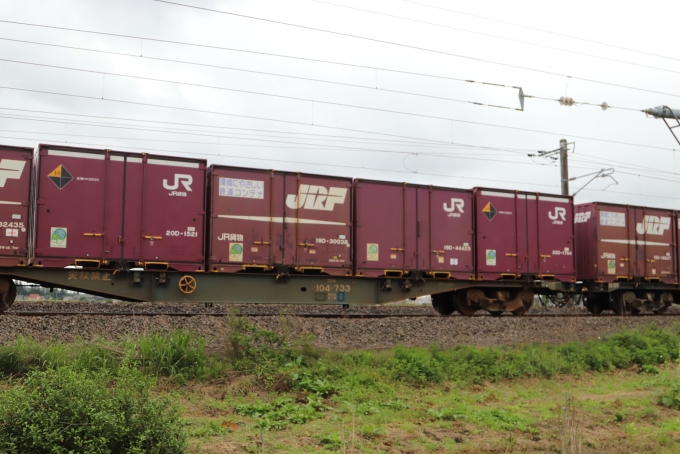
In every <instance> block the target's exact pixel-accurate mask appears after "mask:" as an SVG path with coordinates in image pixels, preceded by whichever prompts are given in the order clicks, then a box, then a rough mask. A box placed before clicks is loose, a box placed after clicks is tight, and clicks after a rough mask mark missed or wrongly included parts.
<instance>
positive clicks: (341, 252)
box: [208, 166, 352, 276]
mask: <svg viewBox="0 0 680 454" xmlns="http://www.w3.org/2000/svg"><path fill="white" fill-rule="evenodd" d="M210 210H211V211H210V245H209V247H210V254H209V266H208V268H209V270H210V271H215V272H237V271H242V270H244V269H257V268H261V269H263V270H269V269H271V268H274V267H288V268H292V269H294V270H296V271H300V272H312V273H313V272H318V273H326V274H329V275H336V276H344V275H346V274H349V273H351V269H352V255H351V247H350V246H351V241H352V239H351V230H352V187H351V180H350V179H347V178H335V177H326V176H316V175H307V174H296V173H286V172H274V171H264V170H257V169H243V168H234V167H225V166H212V167H211V174H210Z"/></svg>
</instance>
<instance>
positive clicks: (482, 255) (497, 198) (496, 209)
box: [474, 188, 576, 281]
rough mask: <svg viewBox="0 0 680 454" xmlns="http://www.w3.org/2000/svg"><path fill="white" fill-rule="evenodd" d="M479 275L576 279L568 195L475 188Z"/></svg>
mask: <svg viewBox="0 0 680 454" xmlns="http://www.w3.org/2000/svg"><path fill="white" fill-rule="evenodd" d="M474 196H475V211H476V214H475V217H476V230H477V232H476V238H477V241H476V257H477V275H478V278H479V279H486V280H496V279H504V278H508V279H512V278H513V276H514V277H517V276H519V275H526V274H529V275H532V276H535V277H538V278H543V279H552V278H555V279H557V280H563V281H573V280H574V279H575V273H576V270H575V262H574V230H573V201H572V199H571V197H567V196H555V195H547V194H538V193H525V192H518V191H514V192H513V191H505V190H497V189H485V188H475V189H474Z"/></svg>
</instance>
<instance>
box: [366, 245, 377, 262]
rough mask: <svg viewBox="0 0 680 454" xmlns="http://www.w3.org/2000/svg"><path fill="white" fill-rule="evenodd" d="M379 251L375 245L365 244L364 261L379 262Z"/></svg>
mask: <svg viewBox="0 0 680 454" xmlns="http://www.w3.org/2000/svg"><path fill="white" fill-rule="evenodd" d="M379 255H380V249H379V247H378V244H377V243H368V244H366V260H368V261H369V262H377V261H378V260H379Z"/></svg>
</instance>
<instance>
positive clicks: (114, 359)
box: [0, 331, 223, 383]
mask: <svg viewBox="0 0 680 454" xmlns="http://www.w3.org/2000/svg"><path fill="white" fill-rule="evenodd" d="M126 358H131V359H133V360H134V361H136V363H137V366H138V367H139V368H141V369H142V370H143V371H145V372H146V373H149V374H151V375H156V376H165V377H171V378H172V379H173V380H175V381H176V382H180V383H183V382H186V381H187V380H190V379H200V380H203V379H208V378H212V377H216V376H217V375H219V372H220V370H221V369H222V368H223V364H222V363H221V362H220V361H219V360H217V359H216V358H214V357H210V356H208V354H207V352H206V340H205V338H203V337H199V336H195V335H194V334H192V333H190V332H186V331H177V332H174V333H172V334H164V335H161V334H150V335H146V336H142V337H140V338H138V339H133V338H129V339H126V340H124V341H122V342H119V343H112V342H104V341H102V342H99V343H93V344H91V343H84V342H81V343H76V344H62V343H60V342H38V341H35V340H33V339H30V338H19V339H17V340H16V341H14V343H13V344H11V345H7V346H2V347H0V376H3V375H6V376H12V375H22V374H26V373H27V372H30V371H34V370H47V369H54V368H58V367H60V366H64V365H73V366H74V367H78V368H80V369H84V370H91V371H99V370H107V371H110V372H112V373H114V374H115V373H116V371H117V370H118V368H119V367H120V365H121V364H122V363H123V362H124V360H125V359H126Z"/></svg>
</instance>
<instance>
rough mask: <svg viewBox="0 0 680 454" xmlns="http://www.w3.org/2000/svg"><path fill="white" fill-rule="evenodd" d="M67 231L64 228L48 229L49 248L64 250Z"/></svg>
mask: <svg viewBox="0 0 680 454" xmlns="http://www.w3.org/2000/svg"><path fill="white" fill-rule="evenodd" d="M67 237H68V229H67V228H66V227H52V228H51V229H50V247H56V248H62V249H65V248H66V240H67Z"/></svg>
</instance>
